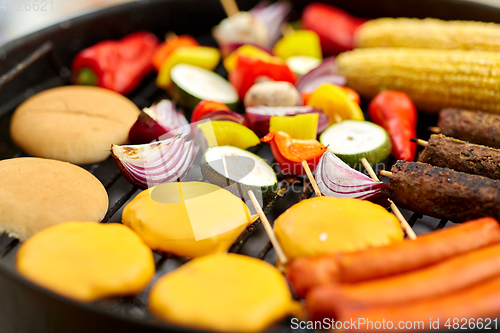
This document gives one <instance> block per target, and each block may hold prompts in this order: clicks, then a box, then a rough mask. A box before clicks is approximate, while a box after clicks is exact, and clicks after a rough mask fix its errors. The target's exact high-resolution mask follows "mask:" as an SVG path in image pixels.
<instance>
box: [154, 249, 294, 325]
mask: <svg viewBox="0 0 500 333" xmlns="http://www.w3.org/2000/svg"><path fill="white" fill-rule="evenodd" d="M149 307H150V309H151V312H152V313H153V314H154V315H155V316H157V317H159V318H161V319H163V320H165V321H168V322H172V323H175V324H179V325H183V326H190V327H195V328H199V329H202V330H209V331H217V332H260V331H263V330H264V329H266V327H268V326H269V325H271V324H272V323H274V322H275V321H277V320H279V319H281V318H283V317H285V316H286V315H288V314H291V313H293V312H295V311H296V310H297V309H298V305H297V304H296V303H295V302H294V301H293V300H292V296H291V294H290V290H289V289H288V285H287V283H286V281H285V279H284V278H283V276H282V275H281V273H280V272H279V271H278V270H277V269H276V268H274V267H273V266H271V265H269V264H268V263H266V262H264V261H261V260H258V259H254V258H250V257H247V256H243V255H237V254H227V255H226V254H222V255H211V256H206V257H203V258H197V259H194V260H192V261H190V262H188V263H187V264H185V265H183V266H182V267H180V268H178V269H176V270H175V271H173V272H171V273H168V274H167V275H165V276H163V277H162V278H161V279H160V280H158V282H156V283H155V285H153V287H152V288H151V292H150V294H149Z"/></svg>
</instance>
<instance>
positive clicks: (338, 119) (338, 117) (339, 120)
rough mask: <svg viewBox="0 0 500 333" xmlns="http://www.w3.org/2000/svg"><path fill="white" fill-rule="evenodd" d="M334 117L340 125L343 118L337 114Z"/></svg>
mask: <svg viewBox="0 0 500 333" xmlns="http://www.w3.org/2000/svg"><path fill="white" fill-rule="evenodd" d="M333 117H334V118H335V122H336V123H340V122H341V121H342V120H343V119H342V117H341V116H339V115H338V114H337V113H336V114H334V115H333Z"/></svg>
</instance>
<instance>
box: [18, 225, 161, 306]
mask: <svg viewBox="0 0 500 333" xmlns="http://www.w3.org/2000/svg"><path fill="white" fill-rule="evenodd" d="M16 267H17V271H18V272H19V274H21V275H22V276H24V277H25V278H27V279H28V280H31V281H32V282H34V283H36V284H39V285H41V286H42V287H45V288H47V289H49V290H52V291H53V292H56V293H58V294H61V295H63V296H66V297H69V298H72V299H74V300H77V301H81V302H92V301H95V300H98V299H101V298H106V297H112V296H124V295H133V294H137V293H139V292H140V291H142V290H143V289H144V288H145V287H146V286H147V285H148V283H149V282H150V281H151V279H152V278H153V275H154V273H155V263H154V260H153V253H152V252H151V250H150V249H149V248H148V247H147V246H146V245H145V244H144V243H143V242H142V241H141V239H140V238H139V237H138V236H137V235H136V234H135V233H134V232H133V231H132V230H130V229H129V228H127V227H125V226H123V225H121V224H118V223H109V224H100V223H96V222H67V223H63V224H60V225H57V226H54V227H51V228H49V229H46V230H44V231H41V232H39V233H38V234H36V235H35V236H33V237H32V238H30V239H28V240H27V241H26V242H25V243H24V244H22V245H21V247H20V248H19V251H18V252H17V266H16Z"/></svg>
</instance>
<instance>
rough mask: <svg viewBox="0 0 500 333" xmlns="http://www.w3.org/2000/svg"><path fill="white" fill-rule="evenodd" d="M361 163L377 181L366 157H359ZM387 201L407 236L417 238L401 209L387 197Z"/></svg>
mask: <svg viewBox="0 0 500 333" xmlns="http://www.w3.org/2000/svg"><path fill="white" fill-rule="evenodd" d="M361 163H362V164H363V166H364V167H365V169H366V171H368V174H370V177H372V179H373V180H374V181H376V182H379V181H380V180H379V179H378V177H377V175H376V174H375V171H373V168H372V166H371V165H370V163H368V161H367V159H366V158H364V157H363V158H361ZM387 201H389V203H390V204H391V209H392V212H393V213H394V215H396V217H397V218H398V220H399V223H401V227H402V228H403V230H404V231H405V233H406V235H408V238H410V239H417V235H416V234H415V231H413V229H412V227H411V226H410V225H409V224H408V221H406V219H405V217H404V216H403V214H401V211H400V210H399V208H398V206H396V204H395V203H394V202H393V201H392V200H391V199H387Z"/></svg>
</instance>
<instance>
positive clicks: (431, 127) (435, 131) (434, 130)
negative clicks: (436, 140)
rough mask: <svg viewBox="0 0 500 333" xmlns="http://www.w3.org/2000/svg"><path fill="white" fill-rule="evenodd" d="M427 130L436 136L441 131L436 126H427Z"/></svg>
mask: <svg viewBox="0 0 500 333" xmlns="http://www.w3.org/2000/svg"><path fill="white" fill-rule="evenodd" d="M428 129H429V131H431V132H432V133H436V134H439V133H441V129H440V128H439V127H437V126H429V127H428Z"/></svg>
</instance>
